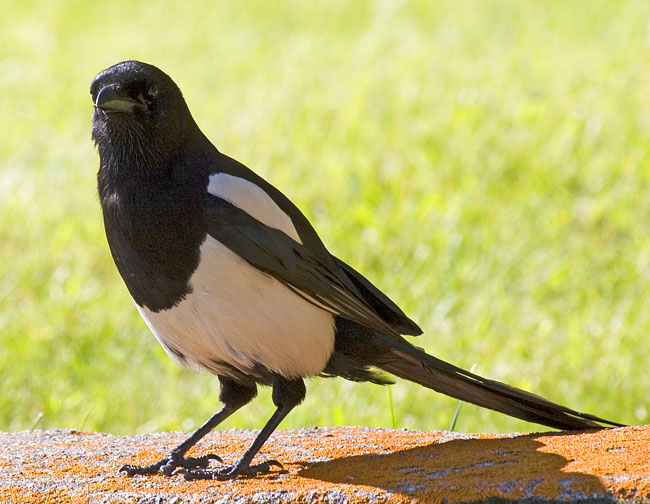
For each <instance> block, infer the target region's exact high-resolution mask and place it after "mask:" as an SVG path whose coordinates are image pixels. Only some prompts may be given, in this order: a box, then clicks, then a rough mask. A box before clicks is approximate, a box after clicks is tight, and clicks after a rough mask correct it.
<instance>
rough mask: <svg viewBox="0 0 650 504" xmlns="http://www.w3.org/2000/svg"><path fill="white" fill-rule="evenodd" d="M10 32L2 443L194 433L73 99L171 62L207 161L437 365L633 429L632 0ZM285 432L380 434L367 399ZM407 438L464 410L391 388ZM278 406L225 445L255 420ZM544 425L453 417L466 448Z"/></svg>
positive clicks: (646, 116) (313, 6)
mask: <svg viewBox="0 0 650 504" xmlns="http://www.w3.org/2000/svg"><path fill="white" fill-rule="evenodd" d="M3 17H4V19H5V22H4V23H3V29H2V30H0V109H1V110H2V116H3V119H4V120H3V121H2V122H1V123H0V138H1V139H2V140H1V141H0V264H2V267H1V268H0V383H2V388H1V389H0V390H1V392H0V429H4V430H17V429H25V428H29V427H30V426H31V425H33V423H34V422H35V420H36V419H37V417H38V414H39V412H43V413H44V415H43V418H42V419H41V421H40V423H39V427H44V428H50V427H76V428H83V429H95V430H104V431H110V432H114V433H133V432H148V431H152V430H158V429H191V428H193V427H195V426H197V425H199V424H200V423H201V422H202V421H203V420H204V419H205V418H206V417H207V416H209V415H210V414H211V413H212V412H213V411H214V410H215V409H216V407H217V395H218V385H217V382H216V380H215V379H214V378H213V377H211V376H207V375H196V374H192V373H189V372H184V371H181V370H178V369H177V368H175V367H174V366H173V364H172V363H171V362H170V361H169V360H168V359H167V357H166V356H165V355H164V353H163V352H162V350H161V349H160V348H159V347H158V345H157V343H156V342H155V340H154V338H153V337H152V336H151V335H150V334H149V333H148V331H147V329H146V327H145V326H144V324H143V323H142V321H141V320H140V319H139V317H138V315H137V313H136V310H135V309H134V307H133V305H132V302H131V300H130V299H129V297H128V295H127V291H126V289H125V288H124V286H123V285H122V283H121V280H120V278H119V277H118V275H117V272H116V270H115V268H114V266H113V264H112V261H111V258H110V255H109V253H108V249H107V245H106V242H105V238H104V234H103V229H102V223H101V217H100V211H99V206H98V202H97V198H96V196H95V174H96V170H97V166H98V158H97V154H96V152H95V151H94V149H93V146H92V145H91V141H90V114H91V109H92V105H91V102H90V99H89V95H88V86H89V83H90V80H91V78H92V77H93V75H94V74H95V73H97V72H98V71H99V70H101V69H103V68H104V67H106V66H108V65H110V64H113V63H115V62H117V61H119V60H123V59H128V58H136V59H141V60H144V61H147V62H150V63H153V64H156V65H158V66H160V67H161V68H163V69H164V70H165V71H167V72H168V73H169V74H170V75H171V76H172V77H173V78H174V79H175V80H176V82H177V83H178V84H179V85H180V87H181V89H183V91H184V94H185V96H186V98H187V100H188V103H189V105H190V108H191V109H192V111H193V113H194V115H195V117H196V119H197V122H198V123H199V124H200V125H201V127H202V129H203V130H204V132H205V133H206V134H207V135H208V136H209V137H210V138H211V139H212V140H213V141H214V142H215V143H216V144H217V145H218V146H219V148H220V149H221V150H223V151H224V152H226V153H228V154H230V155H232V156H234V157H236V158H237V159H239V160H241V161H243V162H245V163H246V164H248V165H249V166H250V167H252V168H253V169H255V170H256V171H258V172H259V173H260V174H261V175H263V176H264V177H266V178H267V179H269V180H270V181H271V182H272V183H274V184H275V185H277V186H278V187H279V188H280V189H282V190H283V191H284V192H285V193H286V194H287V195H289V196H290V197H291V198H292V199H293V200H294V201H295V202H296V203H297V204H298V205H299V206H300V208H302V209H303V211H304V212H305V213H306V214H307V215H308V216H309V217H310V219H311V220H312V222H313V223H314V225H315V227H316V229H317V230H318V231H319V232H320V233H321V235H322V236H323V238H324V240H325V242H326V243H327V244H328V245H329V247H330V249H331V251H332V252H333V253H335V254H337V255H339V256H340V257H342V258H344V259H345V260H346V261H348V262H350V263H351V264H352V265H354V266H355V267H357V268H358V269H359V270H361V271H362V272H363V273H364V274H366V275H367V276H368V277H369V278H370V279H372V280H373V281H374V282H375V283H376V284H377V285H378V286H380V287H381V288H382V289H384V290H385V291H386V292H387V293H389V294H390V295H391V296H392V297H393V298H394V299H395V300H396V301H398V302H399V304H400V306H402V307H403V308H404V309H405V311H406V312H407V313H408V314H410V315H411V316H412V317H413V318H414V319H415V320H417V321H418V322H419V323H420V325H421V326H422V327H423V328H424V329H425V335H424V336H422V337H420V338H418V339H417V340H416V343H417V344H418V345H420V346H424V347H426V348H427V349H428V350H429V351H430V352H432V353H435V354H436V355H437V356H439V357H441V358H444V359H447V360H450V361H452V362H454V363H456V364H459V365H461V366H465V367H466V368H468V367H469V366H471V364H473V363H475V362H477V363H478V365H477V372H478V373H480V374H483V375H486V376H489V377H492V378H495V379H499V380H504V381H506V382H508V383H511V384H513V385H516V386H520V387H524V388H526V389H529V390H532V391H535V392H537V393H539V394H542V395H544V396H547V397H549V398H551V399H553V400H556V401H559V402H562V403H565V404H567V405H570V406H573V407H576V408H578V409H580V410H583V411H589V412H592V413H596V414H598V415H602V416H605V417H610V418H612V419H615V420H618V421H622V422H627V423H648V421H649V419H648V410H647V408H648V406H647V405H648V401H647V390H646V389H647V384H648V383H649V381H650V371H649V370H648V366H647V360H648V354H649V353H650V346H649V344H648V338H647V335H648V334H649V332H650V296H649V294H650V288H649V280H650V165H649V154H650V147H649V142H648V131H649V128H650V105H649V101H648V96H649V95H650V4H648V3H647V2H645V1H642V0H639V1H628V2H607V1H590V0H583V1H575V2H560V1H529V2H518V1H516V0H511V1H501V2H497V1H476V2H470V1H459V2H455V1H448V2H442V1H441V2H430V1H421V2H394V1H377V2H352V3H350V2H343V1H337V2H285V3H274V4H273V6H272V7H271V6H269V4H268V3H266V2H262V1H245V2H207V1H203V2H194V3H183V4H181V3H180V2H179V3H172V2H155V3H152V2H126V1H123V0H114V1H113V2H96V3H90V2H81V1H60V2H38V1H32V2H29V1H20V2H18V1H16V0H8V1H7V2H5V4H4V7H3ZM308 387H309V389H308V397H307V400H306V401H305V403H304V404H303V405H302V406H301V407H300V408H298V409H297V410H296V411H294V412H293V413H292V415H290V417H289V418H288V419H287V420H286V421H285V422H284V423H283V426H284V427H296V426H311V425H314V424H319V425H340V424H362V425H371V426H390V425H391V424H392V420H391V409H390V405H389V401H388V393H387V391H386V390H385V389H382V388H380V387H375V386H370V385H359V384H352V383H347V382H344V381H342V380H314V381H311V382H310V383H309V385H308ZM392 397H393V403H394V415H395V421H396V424H397V425H398V426H401V427H406V428H414V429H415V428H417V429H441V428H446V427H447V426H448V425H449V421H450V419H451V418H452V416H453V412H454V408H455V407H456V402H455V401H453V400H451V399H448V398H445V397H443V396H440V395H438V394H435V393H433V392H431V391H428V390H424V389H421V388H419V387H417V386H412V385H409V384H405V383H399V384H397V385H395V386H394V387H393V389H392ZM271 411H272V405H271V401H270V398H269V394H268V391H266V392H265V391H263V392H262V393H261V397H260V398H259V399H258V400H257V401H256V402H255V403H253V404H252V405H250V406H249V407H248V408H246V409H245V410H243V411H242V412H240V413H238V414H237V415H235V416H234V417H233V418H232V419H231V420H229V421H228V423H227V424H226V425H225V427H247V428H249V427H260V426H261V425H262V423H263V422H264V421H265V419H266V417H267V416H268V415H270V413H271ZM536 428H537V427H535V426H532V425H530V424H525V423H524V422H520V421H516V420H513V419H509V418H506V417H504V416H501V415H498V414H495V413H491V412H488V411H485V410H481V409H478V408H475V407H473V406H470V405H465V406H464V407H463V412H462V414H461V416H460V418H459V420H458V425H457V429H459V430H472V431H504V430H505V431H509V430H530V429H536Z"/></svg>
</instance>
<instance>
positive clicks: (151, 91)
mask: <svg viewBox="0 0 650 504" xmlns="http://www.w3.org/2000/svg"><path fill="white" fill-rule="evenodd" d="M147 94H148V95H149V96H150V97H151V98H155V97H156V96H158V86H157V85H156V84H151V85H150V86H149V89H148V90H147Z"/></svg>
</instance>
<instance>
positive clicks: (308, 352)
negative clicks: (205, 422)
mask: <svg viewBox="0 0 650 504" xmlns="http://www.w3.org/2000/svg"><path fill="white" fill-rule="evenodd" d="M190 282H191V285H192V287H193V291H192V293H191V294H189V295H188V296H187V297H186V298H185V299H184V300H183V301H181V302H180V303H179V304H178V305H177V306H175V307H173V308H171V309H169V310H164V311H161V312H157V313H155V312H152V311H151V310H149V309H147V308H144V307H141V306H138V310H139V311H140V314H141V315H142V317H143V318H144V320H145V322H146V323H147V325H148V326H149V328H150V329H151V331H152V332H153V333H154V335H155V336H156V338H157V339H158V341H160V343H161V344H162V346H163V348H165V350H166V351H167V353H168V354H169V356H170V357H171V358H172V359H173V360H174V361H175V362H176V363H177V364H179V365H185V366H189V367H193V368H199V369H201V368H202V369H207V370H210V371H213V372H216V373H222V374H228V373H227V368H219V365H218V363H219V362H222V363H227V364H229V365H231V366H234V367H235V368H237V369H239V370H241V371H243V372H246V371H247V370H249V369H251V366H253V365H255V363H260V364H262V365H264V366H266V367H267V368H268V369H270V370H271V371H273V372H276V373H278V374H280V375H282V376H285V377H289V378H297V377H299V376H314V375H316V374H318V373H320V372H321V371H322V370H323V368H324V367H325V365H326V364H327V361H328V360H329V358H330V356H331V354H332V351H333V350H334V317H333V316H332V314H331V313H329V312H328V311H326V310H324V309H322V308H320V307H318V306H316V305H314V304H312V303H310V302H309V301H307V300H306V299H304V298H303V297H301V296H300V295H298V294H296V293H295V292H293V291H292V290H291V289H289V288H288V287H286V286H285V285H283V284H282V283H280V282H279V281H278V280H276V279H275V278H273V277H271V276H269V275H267V274H266V273H263V272H261V271H259V270H258V269H256V268H254V267H253V266H251V265H250V264H248V263H247V262H246V261H244V260H243V259H242V258H240V257H239V256H238V255H237V254H235V253H234V252H232V251H231V250H229V249H228V248H227V247H225V246H224V245H223V244H221V243H220V242H219V241H217V240H215V239H214V238H212V237H211V236H209V235H208V237H207V238H206V240H205V241H204V242H203V245H201V258H200V263H199V266H198V268H197V269H196V271H195V272H194V274H193V275H192V278H191V280H190ZM179 353H180V354H182V356H183V357H182V358H181V357H179Z"/></svg>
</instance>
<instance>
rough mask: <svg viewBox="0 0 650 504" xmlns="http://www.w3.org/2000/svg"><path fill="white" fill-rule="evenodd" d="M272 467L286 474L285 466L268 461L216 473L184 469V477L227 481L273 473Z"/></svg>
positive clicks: (234, 466) (187, 478)
mask: <svg viewBox="0 0 650 504" xmlns="http://www.w3.org/2000/svg"><path fill="white" fill-rule="evenodd" d="M272 467H279V468H280V470H281V472H286V471H285V470H284V466H283V465H282V464H281V463H280V462H278V461H277V460H267V461H265V462H261V463H260V464H255V465H249V466H238V465H237V464H235V465H231V466H229V467H224V468H223V469H217V470H216V471H209V470H205V469H192V468H188V469H184V470H183V477H184V478H185V480H186V481H194V480H206V479H209V480H219V481H226V480H232V479H235V478H236V477H237V476H256V475H258V474H266V473H269V472H271V468H272Z"/></svg>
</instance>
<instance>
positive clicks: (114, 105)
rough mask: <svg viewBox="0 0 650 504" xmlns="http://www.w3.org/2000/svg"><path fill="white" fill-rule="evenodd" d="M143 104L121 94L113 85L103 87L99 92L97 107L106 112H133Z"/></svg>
mask: <svg viewBox="0 0 650 504" xmlns="http://www.w3.org/2000/svg"><path fill="white" fill-rule="evenodd" d="M141 105H142V104H141V103H140V102H138V101H136V100H134V99H133V98H129V97H126V96H120V94H119V93H118V92H117V91H115V90H114V89H113V87H112V86H106V87H103V88H102V89H101V90H100V91H99V93H98V94H97V99H96V100H95V107H97V108H99V109H102V110H103V111H104V112H127V113H130V114H131V113H133V111H134V110H135V109H136V107H138V106H141Z"/></svg>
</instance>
